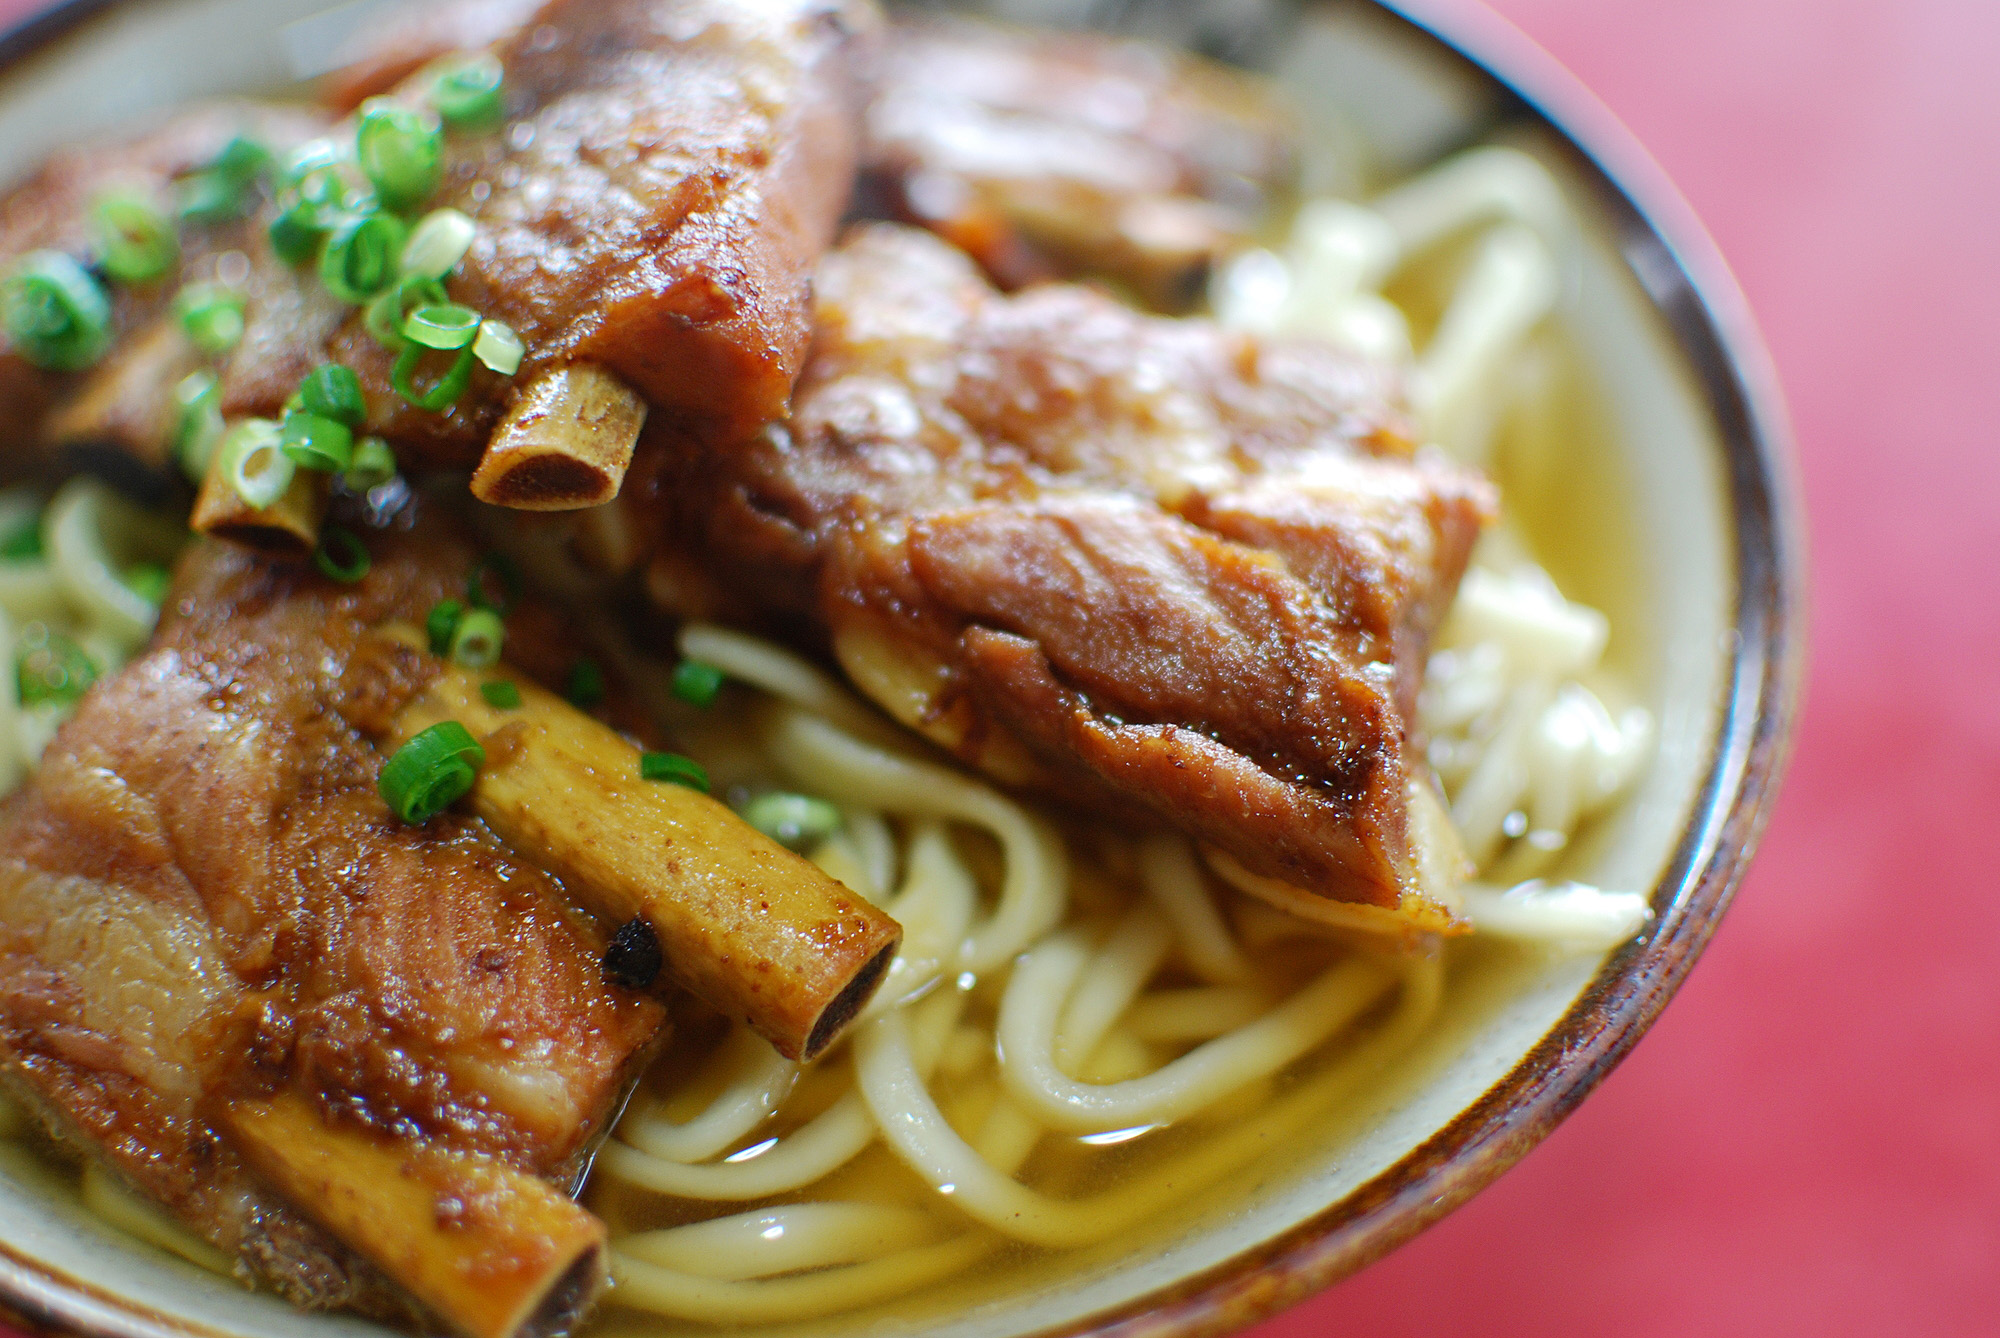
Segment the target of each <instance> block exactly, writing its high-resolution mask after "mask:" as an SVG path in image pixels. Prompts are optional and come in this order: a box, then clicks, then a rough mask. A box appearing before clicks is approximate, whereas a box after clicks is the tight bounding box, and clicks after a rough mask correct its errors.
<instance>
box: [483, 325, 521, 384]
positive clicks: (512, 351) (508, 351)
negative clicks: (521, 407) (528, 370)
mask: <svg viewBox="0 0 2000 1338" xmlns="http://www.w3.org/2000/svg"><path fill="white" fill-rule="evenodd" d="M526 354H527V349H526V348H525V347H524V346H523V345H522V343H521V336H519V335H517V334H515V333H514V327H513V326H511V325H507V324H505V323H503V322H501V321H481V322H479V337H478V338H477V339H474V340H473V341H472V356H473V357H475V358H478V359H479V361H481V362H482V363H484V364H486V368H487V370H488V371H494V372H498V373H500V375H502V376H512V375H513V374H514V373H516V372H518V371H520V370H521V359H522V358H523V357H524V356H526Z"/></svg>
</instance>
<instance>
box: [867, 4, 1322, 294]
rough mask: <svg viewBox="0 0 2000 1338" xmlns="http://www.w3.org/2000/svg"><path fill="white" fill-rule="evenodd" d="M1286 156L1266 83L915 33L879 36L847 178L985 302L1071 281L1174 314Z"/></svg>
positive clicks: (1108, 56)
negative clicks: (876, 67) (1108, 286)
mask: <svg viewBox="0 0 2000 1338" xmlns="http://www.w3.org/2000/svg"><path fill="white" fill-rule="evenodd" d="M1294 143H1295V131H1294V127H1293V124H1292V122H1291V120H1290V119H1289V118H1288V117H1287V115H1286V114H1285V112H1284V110H1283V109H1282V107H1281V106H1280V105H1279V104H1278V103H1277V101H1276V100H1275V98H1274V96H1273V93H1272V91H1271V89H1270V86H1269V85H1268V84H1265V83H1263V82H1261V81H1259V80H1256V79H1254V78H1251V77H1249V76H1246V75H1242V74H1238V73H1236V72H1234V71H1232V70H1228V69H1225V68H1223V67H1221V66H1218V65H1213V64H1210V63H1209V62H1207V61H1203V60H1201V59H1199V58H1197V57H1194V56H1190V55H1187V54H1185V53H1182V52H1176V51H1169V50H1166V49H1164V48H1161V47H1157V46H1151V45H1148V44H1145V43H1142V42H1133V41H1124V40H1119V39H1116V38H1110V37H1105V36H1102V35H1097V34H1090V33H1079V32H1054V31H1027V30H1016V29H1009V28H1000V27H995V26H992V25H988V24H979V23H970V22H966V21H938V20H931V21H923V22H910V23H901V24H897V25H896V26H895V27H894V28H892V30H891V33H890V37H889V40H888V42H887V43H886V49H885V52H884V57H883V60H882V63H881V72H880V75H879V77H878V80H877V86H876V94H875V100H874V102H873V103H872V104H871V106H870V107H869V111H868V137H867V144H866V150H865V155H864V163H865V168H866V174H867V175H866V178H865V180H866V183H867V186H868V188H869V192H870V193H872V194H874V195H876V196H878V197H880V198H881V200H882V202H883V203H885V204H886V205H887V206H888V207H889V208H890V209H891V210H892V211H893V212H894V213H895V214H896V215H897V216H898V217H901V218H902V219H903V220H905V221H907V222H911V223H919V224H922V225H923V226H925V227H928V228H931V229H933V230H934V231H936V232H938V233H939V234H940V235H942V236H944V237H946V238H948V239H949V240H951V241H952V242H953V243H954V244H956V245H958V246H959V247H961V248H963V249H964V250H966V251H967V252H969V253H971V254H972V255H973V256H975V257H977V258H978V259H979V261H980V263H981V264H983V265H984V266H985V267H986V269H987V272H988V273H989V274H990V275H991V276H992V277H993V278H994V280H995V281H996V282H998V283H999V284H1000V285H1001V286H1002V287H1006V288H1014V287H1018V286H1020V285H1022V284H1024V283H1026V282H1028V281H1030V280H1033V279H1042V278H1049V277H1056V276H1075V275H1083V274H1089V275H1096V276H1101V277H1105V278H1109V279H1112V280H1115V281H1117V282H1118V283H1120V284H1122V285H1124V286H1125V287H1126V288H1127V289H1128V290H1129V291H1130V292H1132V293H1133V294H1135V295H1136V296H1138V297H1139V298H1140V299H1141V300H1142V301H1144V302H1146V303H1147V304H1149V305H1151V306H1153V307H1155V308H1158V309H1160V310H1163V311H1176V310H1181V309H1183V308H1185V307H1186V306H1188V305H1189V304H1190V303H1191V302H1192V301H1193V300H1194V299H1195V298H1196V297H1197V296H1199V294H1200V292H1201V286H1202V283H1203V281H1204V280H1205V278H1206V276H1207V273H1208V268H1209V264H1210V262H1211V261H1212V260H1213V259H1214V258H1215V257H1216V256H1218V255H1220V254H1222V253H1223V252H1225V251H1227V250H1229V249H1231V248H1233V247H1235V246H1237V245H1240V244H1241V243H1242V242H1243V241H1244V240H1245V239H1246V237H1248V236H1249V235H1250V234H1251V232H1252V231H1253V230H1254V229H1256V228H1257V227H1258V226H1259V225H1260V224H1261V223H1262V222H1263V220H1264V218H1265V215H1266V214H1267V212H1268V211H1269V210H1270V208H1271V207H1272V205H1273V203H1274V197H1275V196H1277V195H1278V194H1279V193H1281V192H1283V191H1284V190H1286V189H1287V188H1288V187H1289V185H1290V182H1291V177H1292V174H1293V168H1294V158H1295V153H1294Z"/></svg>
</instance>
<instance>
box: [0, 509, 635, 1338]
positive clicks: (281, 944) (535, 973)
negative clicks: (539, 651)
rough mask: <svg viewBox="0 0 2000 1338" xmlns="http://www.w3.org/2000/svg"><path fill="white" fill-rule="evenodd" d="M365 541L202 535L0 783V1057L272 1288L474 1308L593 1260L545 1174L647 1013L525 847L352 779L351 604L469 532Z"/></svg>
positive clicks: (2, 1072) (54, 1120) (385, 610)
mask: <svg viewBox="0 0 2000 1338" xmlns="http://www.w3.org/2000/svg"><path fill="white" fill-rule="evenodd" d="M427 528H428V527H427ZM371 543H372V545H373V546H374V548H375V563H374V569H373V571H372V573H371V574H370V575H369V576H368V578H367V579H366V581H365V582H363V583H362V584H361V585H359V586H340V585H335V584H333V583H332V582H330V581H326V580H323V579H321V578H319V577H317V576H314V575H311V574H310V572H309V569H304V568H299V567H284V566H274V565H271V564H268V563H264V562H261V561H259V560H256V559H253V558H251V557H249V556H247V555H246V554H244V553H243V552H242V551H241V550H237V549H235V548H232V547H230V546H228V545H224V544H209V545H206V546H204V547H202V548H200V549H199V550H198V551H197V552H196V553H195V554H194V555H193V556H192V557H191V558H190V559H188V560H187V562H185V563H184V565H183V569H182V571H181V573H180V575H179V577H178V581H177V585H176V588H175V591H174V598H173V599H170V600H169V602H168V608H169V609H170V610H173V609H176V608H177V609H178V610H179V612H178V613H170V614H169V616H168V619H167V621H166V623H165V625H164V626H163V627H162V629H161V631H160V633H159V636H158V638H157V640H156V642H155V644H154V646H153V647H152V648H151V649H150V650H149V651H148V652H147V653H146V654H145V655H144V656H143V657H142V658H140V659H138V660H136V661H134V662H133V663H132V664H131V665H130V666H128V667H127V669H126V670H125V671H124V672H123V673H121V674H120V675H119V676H118V677H117V678H116V679H114V680H111V681H109V682H107V683H104V684H100V685H99V686H98V687H97V688H96V689H95V690H94V691H93V692H92V693H91V694H90V695H89V696H88V697H87V698H86V699H85V700H84V702H83V703H82V705H81V707H80V708H79V710H78V712H77V714H76V716H75V718H74V719H73V720H71V721H70V722H69V723H68V724H67V725H66V726H65V727H64V728H63V730H62V732H61V733H60V734H59V735H58V737H57V739H56V740H55V742H54V743H53V744H52V745H51V747H50V748H49V750H48V753H47V756H46V758H45V760H44V762H43V764H42V767H41V769H40V771H39V772H38V773H37V774H36V776H35V777H34V779H33V780H32V781H31V782H30V783H29V785H28V786H27V787H26V788H25V789H23V790H22V791H20V792H18V793H17V794H15V795H14V796H13V797H11V798H10V799H8V800H7V801H6V803H5V805H4V807H0V1076H4V1078H5V1080H6V1082H7V1085H8V1087H9V1088H10V1089H12V1090H13V1091H14V1092H15V1093H16V1094H17V1095H19V1096H22V1097H25V1098H26V1099H27V1100H28V1101H29V1102H30V1104H31V1105H32V1106H34V1107H35V1108H36V1109H38V1110H39V1111H41V1112H42V1113H43V1114H44V1115H45V1116H46V1117H47V1118H48V1119H49V1120H50V1122H51V1124H52V1125H53V1126H54V1127H55V1128H56V1129H57V1130H58V1132H60V1133H62V1134H64V1135H66V1136H68V1137H69V1138H71V1139H73V1140H74V1141H76V1142H78V1143H80V1144H81V1145H83V1146H84V1147H85V1148H87V1149H89V1150H90V1151H92V1152H93V1153H94V1154H95V1155H96V1156H98V1157H100V1158H102V1159H103V1161H104V1162H105V1163H106V1164H107V1165H108V1166H109V1167H110V1168H111V1169H113V1170H114V1171H115V1172H116V1173H118V1174H119V1175H121V1176H123V1177H124V1178H125V1179H127V1180H128V1181H130V1182H131V1183H132V1184H133V1185H134V1186H136V1187H137V1188H138V1189H140V1190H141V1191H143V1192H144V1193H145V1194H147V1195H149V1196H150V1197H152V1198H153V1199H155V1200H157V1201H158V1202H160V1203H161V1204H163V1205H165V1206H166V1207H167V1208H168V1209H170V1210H171V1211H172V1212H173V1213H174V1214H175V1215H176V1216H177V1217H178V1218H180V1219H181V1220H182V1221H183V1222H185V1223H187V1224H188V1225H189V1226H190V1227H191V1228H193V1229H194V1230H196V1231H198V1232H199V1233H200V1234H201V1235H203V1236H204V1237H206V1238H207V1239H209V1240H210V1241H212V1242H214V1243H215V1244H216V1245H217V1246H219V1247H220V1248H222V1249H223V1250H225V1251H227V1252H229V1253H230V1254H232V1255H233V1256H235V1257H237V1258H238V1259H240V1260H241V1261H242V1264H243V1266H244V1267H246V1268H247V1269H248V1270H249V1271H250V1272H251V1273H253V1274H254V1275H255V1276H257V1277H259V1278H261V1279H263V1280H264V1281H266V1282H268V1283H270V1284H271V1285H272V1286H274V1287H275V1288H277V1289H278V1290H279V1291H280V1292H281V1293H283V1294H284V1295H286V1296H288V1297H290V1298H292V1299H294V1300H296V1301H298V1302H300V1303H303V1304H308V1305H314V1306H354V1307H358V1308H361V1309H364V1310H367V1311H369V1312H371V1313H375V1314H377V1315H384V1316H388V1317H400V1316H407V1315H410V1314H412V1313H414V1314H416V1315H417V1316H418V1317H419V1318H420V1319H423V1320H424V1321H425V1322H428V1323H438V1322H443V1323H445V1324H446V1325H447V1326H448V1327H451V1328H453V1329H455V1330H457V1331H459V1332H460V1333H463V1334H468V1335H472V1334H479V1335H482V1336H483V1338H500V1336H501V1335H504V1334H508V1333H512V1332H514V1331H515V1327H514V1326H516V1325H518V1323H520V1322H521V1320H522V1317H523V1316H524V1315H525V1314H526V1312H527V1310H532V1309H533V1308H534V1307H535V1306H541V1307H543V1309H542V1313H541V1314H540V1316H539V1317H538V1320H539V1322H541V1323H543V1324H548V1323H559V1322H561V1321H563V1320H565V1319H567V1318H570V1317H573V1315H574V1314H575V1312H576V1311H577V1309H578V1308H580V1306H581V1305H582V1304H583V1303H584V1302H586V1301H587V1300H588V1299H589V1296H590V1293H591V1291H592V1290H593V1289H592V1288H591V1287H590V1286H589V1285H587V1283H588V1281H589V1279H590V1278H591V1277H593V1276H601V1263H600V1262H599V1261H597V1260H596V1259H595V1258H594V1257H593V1256H594V1254H595V1253H596V1252H597V1251H598V1250H600V1249H601V1242H602V1228H601V1226H600V1225H599V1224H597V1223H596V1222H595V1221H594V1219H592V1218H590V1217H589V1216H588V1215H587V1214H584V1213H583V1212H582V1210H581V1209H577V1208H575V1207H574V1205H572V1204H569V1203H568V1201H567V1200H566V1199H565V1198H564V1197H563V1195H562V1193H558V1192H556V1191H557V1189H560V1190H561V1191H564V1192H566V1191H568V1190H569V1189H570V1188H572V1187H573V1184H574V1182H575V1181H576V1180H577V1179H578V1178H579V1177H580V1174H581V1171H582V1169H583V1167H584V1166H585V1164H586V1162H587V1158H588V1156H589V1154H590V1150H591V1148H592V1147H593V1146H594V1143H595V1140H596V1139H597V1138H598V1137H599V1136H600V1135H602V1134H603V1133H604V1132H605V1130H606V1128H607V1127H608V1123H609V1121H610V1120H611V1119H612V1117H613V1116H614V1114H615V1112H616V1109H617V1107H618V1105H619V1103H620V1101H621V1099H622V1095H623V1093H624V1092H625V1091H626V1090H627V1083H628V1081H629V1080H630V1079H631V1078H632V1077H633V1074H634V1069H635V1065H636V1064H637V1063H639V1062H640V1061H641V1060H642V1059H643V1058H644V1057H645V1056H646V1055H647V1054H648V1053H649V1052H650V1050H651V1048H652V1045H653V1043H654V1040H655V1038H656V1036H657V1035H658V1034H659V1032H660V1028H661V1025H662V1020H663V1015H662V1009H661V1007H660V1005H659V1004H658V1003H657V1002H655V1001H654V1000H653V999H651V998H649V997H646V996H643V995H640V994H635V993H632V992H630V991H628V990H625V989H623V988H620V987H618V986H616V985H614V984H612V983H609V982H608V981H607V979H606V973H605V969H604V966H603V964H602V959H603V958H604V956H605V952H606V949H607V944H608V936H607V934H606V932H605V930H604V929H603V928H601V927H600V926H599V925H597V924H596V923H594V922H592V921H590V920H589V919H587V918H585V917H583V916H581V915H580V914H578V913H577V912H575V911H574V910H572V909H571V908H570V904H569V901H568V899H567V898H566V897H565V896H564V895H563V893H562V889H561V888H560V887H558V886H557V885H556V884H555V883H554V882H553V881H552V880H551V879H550V878H549V877H548V876H547V875H545V874H543V873H542V872H541V871H539V870H538V869H536V868H532V867H528V866H527V865H524V864H523V863H522V862H520V861H519V860H517V859H516V858H514V857H513V856H512V855H510V854H509V853H508V852H507V851H506V850H505V849H503V848H502V847H501V846H500V845H499V844H498V843H497V842H496V841H495V840H494V838H493V837H492V835H491V834H489V833H488V832H487V830H486V829H485V828H484V827H482V826H480V825H479V824H477V823H476V822H474V821H473V820H472V819H470V818H465V817H459V816H455V815H452V814H449V813H447V814H445V815H442V816H440V817H438V818H436V819H434V820H433V821H432V822H431V823H430V824H429V825H428V826H425V827H412V826H406V825H403V824H401V823H399V822H397V821H396V820H395V819H393V818H392V817H391V816H390V813H389V811H388V809H387V807H386V806H385V804H384V802H383V800H382V799H381V798H380V797H379V796H378V795H377V793H376V776H377V772H378V770H379V769H380V766H381V762H380V758H379V757H378V756H377V754H376V753H375V751H374V750H373V749H372V748H371V747H370V746H369V745H368V744H367V743H366V742H365V741H364V740H363V738H362V737H361V736H360V735H359V734H358V733H357V732H356V730H355V729H354V728H353V727H352V726H351V725H350V724H349V723H348V719H347V715H348V714H351V713H354V712H355V711H357V710H360V711H364V712H365V710H366V709H367V707H368V704H369V702H370V701H371V700H372V699H373V698H375V697H377V696H379V692H378V690H377V688H376V687H375V686H374V685H373V681H372V677H371V675H372V674H373V672H374V670H373V669H372V668H371V662H370V660H369V658H368V656H367V655H365V654H362V653H360V652H358V650H357V647H359V646H362V645H363V644H364V643H363V641H362V638H363V634H364V629H365V628H367V627H369V626H371V625H372V624H374V623H376V622H378V621H379V620H381V619H382V618H385V617H389V616H400V617H415V618H417V619H419V620H421V618H422V617H423V614H424V612H425V610H427V609H428V608H430V607H431V605H432V604H433V603H434V601H436V600H437V599H438V598H440V597H441V596H443V595H446V594H453V593H462V592H463V589H464V580H465V572H466V571H467V569H468V568H469V567H470V566H471V564H472V561H473V556H472V555H471V554H470V553H468V552H467V551H466V550H464V549H462V548H460V547H458V546H456V545H454V544H452V543H450V542H448V541H444V540H439V539H428V540H422V541H420V540H417V539H415V538H410V537H400V538H398V537H391V536H387V535H383V536H377V537H375V538H373V539H371ZM398 1167H401V1168H402V1169H401V1170H400V1171H399V1170H398V1169H397V1168H398ZM385 1175H386V1180H384V1179H383V1176H385ZM551 1187H554V1188H551ZM398 1196H401V1197H400V1198H399V1197H398ZM510 1233H513V1234H512V1235H510ZM593 1233H594V1235H593ZM523 1235H525V1236H527V1237H528V1240H527V1244H526V1245H525V1246H520V1248H515V1247H516V1246H519V1245H520V1242H519V1241H518V1240H515V1239H514V1237H516V1236H523ZM343 1242H344V1243H343ZM496 1243H497V1244H499V1245H505V1246H507V1248H505V1249H496V1250H495V1251H494V1253H493V1254H492V1256H491V1257H487V1258H485V1259H484V1261H483V1262H482V1261H481V1259H480V1257H479V1256H480V1251H481V1250H482V1249H483V1248H486V1247H491V1246H496ZM566 1244H567V1248H569V1250H570V1251H571V1253H569V1254H561V1255H558V1254H556V1252H558V1251H561V1250H563V1249H564V1248H565V1245H566ZM399 1249H400V1250H403V1251H404V1254H403V1256H402V1257H401V1258H400V1259H399V1258H398V1257H397V1254H396V1252H397V1251H398V1250H399ZM426 1251H430V1252H432V1253H433V1254H437V1255H438V1256H439V1257H441V1258H442V1259H443V1263H442V1264H439V1265H438V1266H437V1268H435V1269H433V1271H432V1272H431V1273H429V1274H425V1273H423V1272H422V1270H415V1271H414V1272H413V1271H412V1270H411V1269H410V1268H409V1267H408V1265H409V1264H410V1261H411V1260H412V1259H415V1260H416V1262H418V1263H437V1260H436V1259H435V1258H431V1256H430V1255H427V1254H426V1253H425V1252H426ZM536 1269H545V1270H548V1271H549V1272H548V1276H546V1277H543V1278H541V1279H540V1280H539V1282H537V1281H536V1279H535V1278H533V1277H532V1276H530V1275H532V1274H533V1273H534V1271H535V1270H536ZM572 1269H574V1270H580V1271H576V1272H574V1273H573V1275H572V1274H571V1273H570V1272H569V1270H572ZM593 1269H595V1270H597V1272H595V1273H593V1271H592V1270H593ZM454 1270H455V1271H454ZM391 1277H394V1278H395V1279H396V1280H397V1282H399V1283H401V1284H403V1285H401V1286H396V1285H392V1284H391V1282H390V1281H389V1279H390V1278H391ZM412 1278H415V1279H416V1280H415V1281H412ZM425 1278H429V1279H430V1282H432V1283H436V1284H437V1285H436V1286H434V1287H433V1286H429V1285H428V1284H427V1283H425V1281H424V1279H425ZM453 1279H456V1281H453ZM580 1283H581V1284H584V1285H579V1284H580ZM549 1286H554V1287H555V1291H556V1293H557V1294H555V1295H549V1294H548V1293H547V1287H549ZM439 1287H441V1288H443V1290H442V1291H439V1290H438V1288H439ZM454 1287H456V1288H458V1289H459V1292H457V1293H455V1292H453V1290H452V1289H453V1288H454ZM565 1287H566V1288H568V1291H567V1292H565V1291H564V1288H565ZM468 1289H469V1290H471V1291H472V1292H474V1293H475V1295H474V1296H472V1297H471V1299H470V1300H468V1298H467V1297H466V1296H465V1295H463V1294H461V1293H463V1292H465V1291H466V1290H468ZM510 1298H514V1299H518V1302H519V1303H518V1305H515V1304H513V1300H512V1299H510ZM502 1300H507V1301H508V1302H509V1305H510V1306H511V1307H512V1309H511V1310H509V1307H508V1306H502V1305H501V1301H502ZM489 1303H491V1304H493V1305H496V1306H500V1308H501V1309H502V1310H508V1313H506V1314H499V1313H497V1312H496V1314H495V1315H494V1316H489V1317H488V1319H487V1320H486V1321H484V1322H483V1323H486V1324H490V1328H487V1327H482V1321H479V1320H478V1319H477V1316H478V1315H479V1313H480V1307H481V1306H484V1305H487V1304H489ZM524 1307H525V1309H524ZM515 1312H519V1313H515ZM468 1316H471V1317H472V1318H468Z"/></svg>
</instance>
